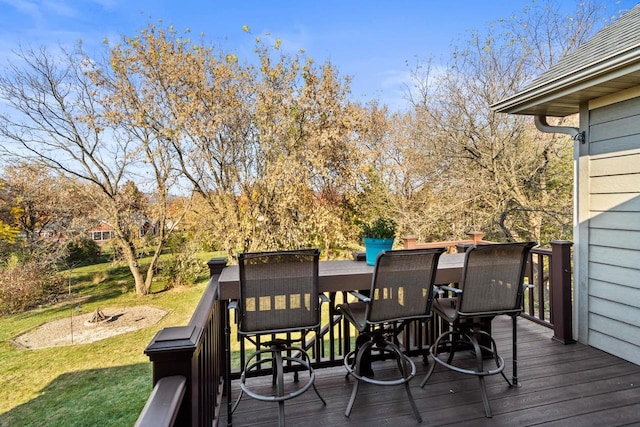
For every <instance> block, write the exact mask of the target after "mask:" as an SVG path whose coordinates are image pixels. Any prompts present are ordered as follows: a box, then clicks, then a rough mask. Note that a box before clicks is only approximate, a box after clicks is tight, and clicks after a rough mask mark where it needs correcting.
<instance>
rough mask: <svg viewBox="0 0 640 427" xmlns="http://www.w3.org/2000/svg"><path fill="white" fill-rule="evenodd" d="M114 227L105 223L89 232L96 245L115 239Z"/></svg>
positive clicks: (102, 222)
mask: <svg viewBox="0 0 640 427" xmlns="http://www.w3.org/2000/svg"><path fill="white" fill-rule="evenodd" d="M113 235H114V232H113V227H111V226H110V225H109V224H107V223H106V222H104V221H101V222H100V223H99V224H98V225H96V226H95V227H93V228H92V229H90V230H89V237H90V238H91V239H92V240H94V241H95V242H96V243H105V242H108V241H109V240H111V239H112V238H113Z"/></svg>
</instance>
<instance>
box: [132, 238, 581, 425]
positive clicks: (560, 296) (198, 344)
mask: <svg viewBox="0 0 640 427" xmlns="http://www.w3.org/2000/svg"><path fill="white" fill-rule="evenodd" d="M459 242H460V241H458V242H455V243H454V244H453V245H452V247H453V246H455V247H457V248H458V250H465V247H466V244H464V243H463V244H460V243H459ZM449 243H451V242H449ZM476 243H480V242H476ZM482 243H488V242H484V241H482ZM571 246H572V243H571V242H566V241H554V242H552V243H551V247H552V248H551V249H550V250H549V249H534V250H533V251H532V254H531V259H530V263H529V268H528V269H527V280H528V282H529V283H531V284H534V285H535V286H534V288H533V289H530V290H528V291H527V295H526V299H525V313H523V315H522V317H524V318H526V319H529V320H532V321H535V322H537V323H541V324H544V325H545V326H547V327H550V328H553V330H554V337H553V338H554V339H555V340H557V341H560V342H563V343H571V342H574V341H573V339H572V335H571V331H572V323H571V321H572V312H571V309H572V301H571ZM225 265H226V260H224V259H214V260H211V261H210V262H209V267H210V271H211V279H210V281H209V284H208V285H207V289H206V290H205V293H204V295H203V297H202V299H201V301H200V303H199V304H198V307H197V308H196V310H195V312H194V314H193V316H192V318H191V321H190V322H189V324H188V325H187V326H182V327H173V328H165V329H163V330H162V331H160V332H158V334H157V335H156V336H155V337H154V339H153V340H152V341H151V343H150V344H149V346H148V347H147V348H146V349H145V354H147V355H148V356H149V359H150V360H151V362H152V363H153V384H154V391H153V393H152V395H151V396H150V398H149V401H148V402H147V404H146V406H145V409H144V410H143V412H142V413H141V414H140V417H139V419H138V422H137V424H136V425H139V426H144V427H146V426H162V425H167V426H170V425H181V426H182V425H184V426H212V425H213V426H216V425H217V423H218V420H219V415H220V410H221V408H223V407H224V405H223V404H222V403H223V397H222V395H223V392H224V384H225V378H224V377H225V366H226V360H227V358H229V360H232V357H231V356H232V354H231V349H230V346H227V345H226V339H227V338H228V337H229V338H231V337H233V335H235V334H232V333H231V330H229V329H226V325H228V323H229V322H227V316H228V315H229V314H228V311H227V309H226V302H225V301H220V300H219V299H218V298H217V292H218V287H217V281H218V277H219V275H220V273H221V271H222V269H223V268H224V266H225ZM329 296H330V298H331V299H332V301H336V300H339V299H340V298H346V296H345V295H344V294H335V293H334V294H331V295H329ZM323 312H324V313H323V319H324V326H323V327H322V328H321V330H320V331H319V332H318V338H319V339H318V340H315V341H316V343H315V345H312V344H311V343H312V342H313V341H314V340H309V344H308V347H309V350H310V351H311V354H312V362H313V365H314V367H317V368H319V367H324V366H336V365H339V364H341V363H342V360H343V356H344V355H345V354H346V353H348V352H349V351H350V350H351V349H352V348H353V346H354V344H355V333H354V331H353V329H352V328H351V327H350V326H349V323H348V322H347V321H345V320H344V319H343V318H342V317H341V316H340V315H339V313H338V312H337V311H336V310H335V305H334V304H333V303H332V304H325V305H324V308H323ZM437 327H438V326H437V322H430V323H429V324H428V325H427V327H425V326H424V325H423V324H422V323H419V322H418V323H414V324H412V325H411V326H410V327H408V328H405V332H404V334H403V335H402V336H401V337H399V339H400V340H401V342H402V343H403V345H404V346H405V347H406V348H407V349H408V351H409V352H410V353H411V354H413V355H420V354H422V355H424V354H426V350H427V349H428V344H429V343H430V342H432V340H433V337H434V334H436V333H437V330H435V329H434V328H437ZM242 350H243V351H238V353H244V351H252V349H248V348H247V349H245V348H244V346H242ZM235 356H238V357H234V358H233V359H234V360H235V359H237V358H240V357H242V356H241V355H239V354H236V355H235ZM232 366H233V367H234V368H233V371H232V375H231V378H234V377H237V376H238V375H239V366H240V364H239V362H235V363H233V364H232ZM267 372H269V371H268V370H265V373H267ZM167 377H169V378H171V380H164V381H160V380H161V379H163V378H167ZM181 384H183V385H181ZM167 404H173V407H174V408H175V409H176V410H175V411H173V413H171V411H170V410H168V409H167V408H166V406H167ZM159 420H160V421H159Z"/></svg>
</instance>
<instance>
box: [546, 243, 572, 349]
mask: <svg viewBox="0 0 640 427" xmlns="http://www.w3.org/2000/svg"><path fill="white" fill-rule="evenodd" d="M572 246H573V243H572V242H569V241H566V240H553V241H551V253H552V256H551V283H553V287H552V289H551V301H552V304H551V321H552V323H553V339H554V340H556V341H558V342H561V343H563V344H572V343H575V340H574V339H573V311H572V308H573V300H572V298H571V247H572Z"/></svg>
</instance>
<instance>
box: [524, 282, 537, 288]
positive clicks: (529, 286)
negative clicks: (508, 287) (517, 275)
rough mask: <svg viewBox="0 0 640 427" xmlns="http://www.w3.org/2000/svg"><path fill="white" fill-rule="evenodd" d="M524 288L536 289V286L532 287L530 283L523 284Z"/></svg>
mask: <svg viewBox="0 0 640 427" xmlns="http://www.w3.org/2000/svg"><path fill="white" fill-rule="evenodd" d="M522 288H523V289H533V288H535V286H534V285H530V284H529V283H523V284H522Z"/></svg>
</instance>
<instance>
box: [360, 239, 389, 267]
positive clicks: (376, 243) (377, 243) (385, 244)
mask: <svg viewBox="0 0 640 427" xmlns="http://www.w3.org/2000/svg"><path fill="white" fill-rule="evenodd" d="M363 240H364V247H365V251H366V257H367V264H368V265H375V264H376V258H378V254H379V253H380V252H382V251H389V250H391V249H392V248H393V240H394V239H393V238H391V239H372V238H370V237H365V238H364V239H363Z"/></svg>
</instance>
